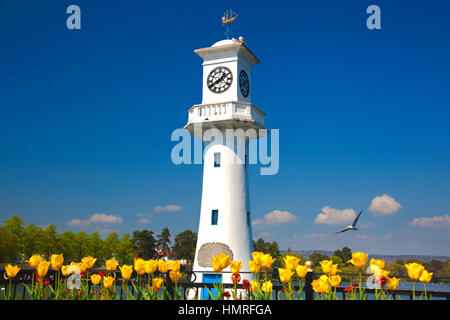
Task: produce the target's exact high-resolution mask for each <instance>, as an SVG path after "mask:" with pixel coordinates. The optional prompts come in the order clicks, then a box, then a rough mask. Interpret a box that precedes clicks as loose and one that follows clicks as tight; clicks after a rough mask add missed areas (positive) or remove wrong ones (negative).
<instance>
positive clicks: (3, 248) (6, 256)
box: [0, 226, 22, 263]
mask: <svg viewBox="0 0 450 320" xmlns="http://www.w3.org/2000/svg"><path fill="white" fill-rule="evenodd" d="M21 253H22V248H21V246H20V243H18V239H17V237H16V236H15V235H14V234H13V233H12V232H10V231H9V230H8V228H7V227H6V226H1V227H0V262H13V263H15V262H16V261H17V260H18V259H19V260H20V258H19V257H20V254H21Z"/></svg>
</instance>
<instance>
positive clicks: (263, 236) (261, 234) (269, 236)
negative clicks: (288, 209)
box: [258, 232, 273, 239]
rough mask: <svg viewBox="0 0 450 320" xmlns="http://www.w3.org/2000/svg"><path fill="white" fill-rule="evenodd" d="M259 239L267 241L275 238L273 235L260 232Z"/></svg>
mask: <svg viewBox="0 0 450 320" xmlns="http://www.w3.org/2000/svg"><path fill="white" fill-rule="evenodd" d="M258 237H260V238H266V239H267V238H271V237H273V234H272V233H270V232H260V233H258Z"/></svg>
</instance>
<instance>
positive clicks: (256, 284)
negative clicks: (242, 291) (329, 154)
mask: <svg viewBox="0 0 450 320" xmlns="http://www.w3.org/2000/svg"><path fill="white" fill-rule="evenodd" d="M260 285H261V284H260V283H259V282H258V281H251V282H250V290H252V291H253V292H257V291H258V289H259V287H260Z"/></svg>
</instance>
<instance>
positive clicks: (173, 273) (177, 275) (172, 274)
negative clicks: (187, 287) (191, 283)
mask: <svg viewBox="0 0 450 320" xmlns="http://www.w3.org/2000/svg"><path fill="white" fill-rule="evenodd" d="M169 277H170V280H172V282H175V283H177V282H178V280H180V278H181V273H180V271H170V273H169Z"/></svg>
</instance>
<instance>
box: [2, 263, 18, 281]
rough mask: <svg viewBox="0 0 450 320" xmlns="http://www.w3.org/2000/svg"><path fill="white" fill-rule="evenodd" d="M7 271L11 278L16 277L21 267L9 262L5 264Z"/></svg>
mask: <svg viewBox="0 0 450 320" xmlns="http://www.w3.org/2000/svg"><path fill="white" fill-rule="evenodd" d="M5 271H6V274H7V275H8V277H9V278H14V277H15V276H17V274H18V273H19V271H20V267H19V266H13V265H10V264H7V265H6V266H5Z"/></svg>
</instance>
